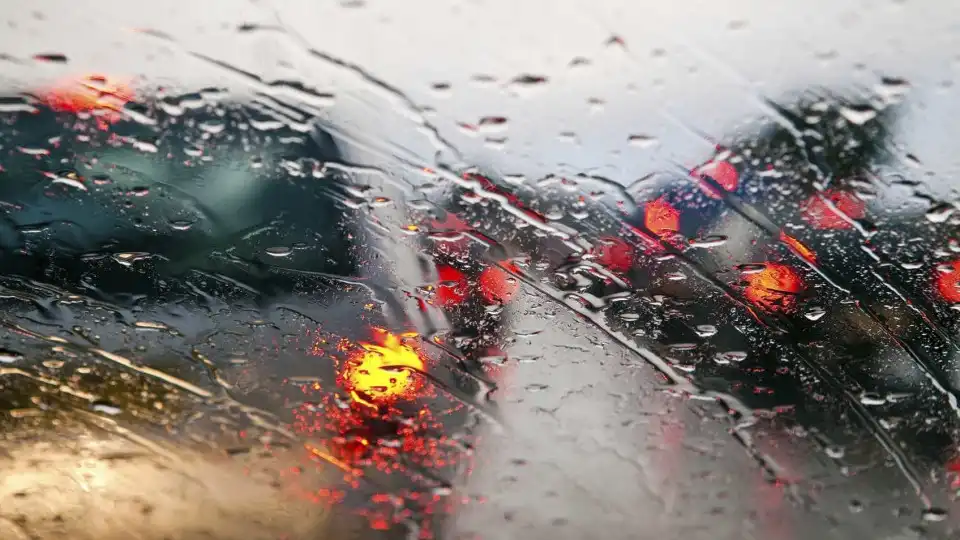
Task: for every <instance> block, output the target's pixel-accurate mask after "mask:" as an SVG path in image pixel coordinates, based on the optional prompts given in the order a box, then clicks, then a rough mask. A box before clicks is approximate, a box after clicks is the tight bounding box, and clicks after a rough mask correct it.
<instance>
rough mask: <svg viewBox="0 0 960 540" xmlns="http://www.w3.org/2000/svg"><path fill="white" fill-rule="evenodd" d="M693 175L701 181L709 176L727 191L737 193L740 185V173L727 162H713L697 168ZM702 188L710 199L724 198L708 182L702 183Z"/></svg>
mask: <svg viewBox="0 0 960 540" xmlns="http://www.w3.org/2000/svg"><path fill="white" fill-rule="evenodd" d="M691 174H692V175H693V176H695V177H696V178H699V179H701V180H702V179H703V178H704V177H706V176H709V177H710V178H713V180H714V181H715V182H716V183H717V184H720V187H722V188H723V189H724V190H726V191H736V189H737V187H738V186H739V185H740V173H738V172H737V169H736V167H734V166H733V165H731V164H730V163H728V162H726V161H711V162H709V163H707V164H705V165H701V166H700V167H697V168H696V169H694V170H693V172H692V173H691ZM700 188H701V189H703V192H704V193H706V194H707V196H709V197H710V198H713V199H720V198H722V197H723V194H721V193H718V192H717V190H716V188H714V187H713V186H712V185H710V184H708V183H706V182H703V181H701V182H700Z"/></svg>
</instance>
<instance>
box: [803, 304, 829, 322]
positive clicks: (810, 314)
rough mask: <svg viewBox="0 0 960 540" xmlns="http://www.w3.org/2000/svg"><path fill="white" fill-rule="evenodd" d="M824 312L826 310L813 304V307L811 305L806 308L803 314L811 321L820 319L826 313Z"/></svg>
mask: <svg viewBox="0 0 960 540" xmlns="http://www.w3.org/2000/svg"><path fill="white" fill-rule="evenodd" d="M826 314H827V310H825V309H823V308H822V307H816V306H815V307H811V308H810V309H808V310H807V311H806V312H805V313H804V314H803V316H804V317H806V318H807V319H808V320H811V321H819V320H820V319H822V318H823V316H824V315H826Z"/></svg>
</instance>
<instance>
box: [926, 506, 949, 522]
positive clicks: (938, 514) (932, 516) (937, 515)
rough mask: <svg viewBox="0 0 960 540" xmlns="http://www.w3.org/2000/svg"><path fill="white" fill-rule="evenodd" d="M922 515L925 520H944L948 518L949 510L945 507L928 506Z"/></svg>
mask: <svg viewBox="0 0 960 540" xmlns="http://www.w3.org/2000/svg"><path fill="white" fill-rule="evenodd" d="M921 516H922V517H923V520H924V521H931V522H936V521H943V520H945V519H947V511H946V510H944V509H943V508H927V509H926V510H924V511H923V514H921Z"/></svg>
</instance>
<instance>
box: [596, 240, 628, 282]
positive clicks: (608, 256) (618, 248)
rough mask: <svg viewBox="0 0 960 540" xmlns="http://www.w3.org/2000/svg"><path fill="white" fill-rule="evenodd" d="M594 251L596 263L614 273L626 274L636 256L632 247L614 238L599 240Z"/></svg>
mask: <svg viewBox="0 0 960 540" xmlns="http://www.w3.org/2000/svg"><path fill="white" fill-rule="evenodd" d="M598 244H599V245H598V246H597V247H596V248H595V249H594V255H595V257H596V261H597V263H599V264H600V265H601V266H603V267H604V268H608V269H610V270H612V271H614V272H620V273H623V272H626V271H628V270H630V268H632V267H633V261H634V259H635V257H636V254H635V252H634V250H633V246H631V245H630V244H628V243H627V242H625V241H624V240H622V239H620V238H617V237H615V236H605V237H603V238H600V240H599V242H598Z"/></svg>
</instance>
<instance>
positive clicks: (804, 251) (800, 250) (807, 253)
mask: <svg viewBox="0 0 960 540" xmlns="http://www.w3.org/2000/svg"><path fill="white" fill-rule="evenodd" d="M780 241H781V242H783V243H784V244H787V245H788V246H790V247H791V248H792V249H793V250H794V251H795V252H796V253H797V255H800V256H801V257H803V258H804V259H806V260H807V261H810V262H817V254H816V253H814V252H813V250H812V249H810V248H808V247H807V246H806V245H804V244H803V242H801V241H799V240H797V239H796V238H794V237H792V236H790V235H789V234H787V233H785V232H783V231H780Z"/></svg>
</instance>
